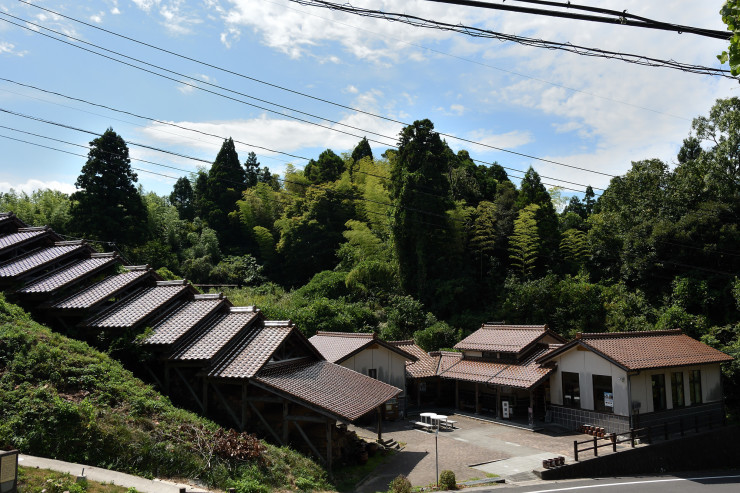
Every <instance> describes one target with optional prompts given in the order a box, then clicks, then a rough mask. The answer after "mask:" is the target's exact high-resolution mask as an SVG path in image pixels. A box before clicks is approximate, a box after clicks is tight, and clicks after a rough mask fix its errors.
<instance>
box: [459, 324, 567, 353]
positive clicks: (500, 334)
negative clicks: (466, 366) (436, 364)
mask: <svg viewBox="0 0 740 493" xmlns="http://www.w3.org/2000/svg"><path fill="white" fill-rule="evenodd" d="M545 336H550V337H552V338H554V339H555V340H557V341H560V342H565V339H563V338H562V337H560V336H559V335H558V334H556V333H555V332H553V331H551V330H550V329H548V328H547V325H500V324H483V326H482V327H481V328H480V329H478V330H476V331H475V332H473V333H472V334H470V335H469V336H468V337H466V338H465V339H463V340H462V341H460V342H458V343H457V344H455V349H461V350H471V351H487V352H501V353H515V354H520V353H522V352H524V351H525V350H527V349H529V348H531V347H532V346H534V344H536V343H537V342H539V341H540V340H541V339H543V338H544V337H545Z"/></svg>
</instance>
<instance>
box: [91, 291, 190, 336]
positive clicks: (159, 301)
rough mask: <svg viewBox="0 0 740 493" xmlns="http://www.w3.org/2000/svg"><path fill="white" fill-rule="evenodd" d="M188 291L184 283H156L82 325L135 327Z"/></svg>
mask: <svg viewBox="0 0 740 493" xmlns="http://www.w3.org/2000/svg"><path fill="white" fill-rule="evenodd" d="M190 289H192V288H191V287H190V285H188V284H186V283H185V282H184V281H182V282H180V283H177V284H172V283H167V282H164V283H162V282H158V283H157V285H156V286H154V287H150V288H145V289H143V290H141V291H139V292H137V293H135V294H133V295H131V296H129V297H128V298H126V299H124V300H121V301H120V302H118V303H116V304H115V305H113V306H112V307H110V308H109V309H108V310H105V311H104V312H103V313H102V314H100V315H98V316H96V317H95V318H92V319H91V320H88V321H86V322H83V323H82V325H83V326H85V327H95V328H100V329H102V328H124V327H135V326H136V325H138V324H139V323H141V322H143V321H144V320H146V319H147V318H149V317H150V316H151V315H152V314H154V313H155V312H156V311H157V310H159V309H161V308H163V307H166V306H167V305H168V304H169V303H170V302H172V300H174V299H175V298H177V297H178V296H181V295H182V294H184V293H185V292H187V291H189V290H190Z"/></svg>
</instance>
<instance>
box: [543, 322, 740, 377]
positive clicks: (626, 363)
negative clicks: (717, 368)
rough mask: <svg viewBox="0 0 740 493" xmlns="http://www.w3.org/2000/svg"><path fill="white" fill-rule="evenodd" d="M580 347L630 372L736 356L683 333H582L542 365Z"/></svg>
mask: <svg viewBox="0 0 740 493" xmlns="http://www.w3.org/2000/svg"><path fill="white" fill-rule="evenodd" d="M576 345H580V346H582V347H585V348H587V349H590V350H592V351H594V352H595V353H597V354H600V355H602V356H604V357H605V358H607V359H608V360H611V361H612V362H614V363H615V364H616V365H618V366H620V367H622V368H624V369H625V370H628V371H633V370H647V369H651V368H668V367H676V366H689V365H699V364H705V363H722V362H726V361H732V357H731V356H728V355H727V354H725V353H723V352H722V351H718V350H716V349H714V348H712V347H710V346H707V345H706V344H704V343H702V342H699V341H697V340H696V339H693V338H691V337H689V336H687V335H685V334H683V333H682V332H681V331H680V330H662V331H648V332H605V333H591V334H579V335H578V337H577V338H576V339H575V340H573V341H571V342H569V343H568V344H565V345H563V346H562V347H560V348H558V349H556V350H554V351H552V352H550V353H548V354H546V355H544V356H543V357H541V358H540V359H539V361H540V362H543V363H544V362H546V361H549V360H550V359H551V358H553V357H555V356H557V355H559V354H562V353H563V352H565V351H567V350H569V349H571V348H572V347H574V346H576Z"/></svg>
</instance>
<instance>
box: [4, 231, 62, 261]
mask: <svg viewBox="0 0 740 493" xmlns="http://www.w3.org/2000/svg"><path fill="white" fill-rule="evenodd" d="M44 236H48V237H49V238H51V241H59V240H61V239H62V238H61V237H59V236H58V235H57V234H56V233H54V232H53V231H52V230H51V229H49V228H48V227H46V226H44V227H40V228H18V230H17V231H16V232H14V233H8V234H6V235H3V236H0V255H3V254H4V253H6V252H9V251H11V250H13V249H15V248H18V247H21V246H24V245H29V244H32V243H34V242H36V241H38V240H39V239H40V238H43V237H44Z"/></svg>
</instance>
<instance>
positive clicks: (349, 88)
mask: <svg viewBox="0 0 740 493" xmlns="http://www.w3.org/2000/svg"><path fill="white" fill-rule="evenodd" d="M344 92H348V93H350V94H357V93H358V92H360V90H359V89H357V88H356V87H355V86H353V85H352V84H350V85H348V86H347V87H346V88H345V89H344Z"/></svg>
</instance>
